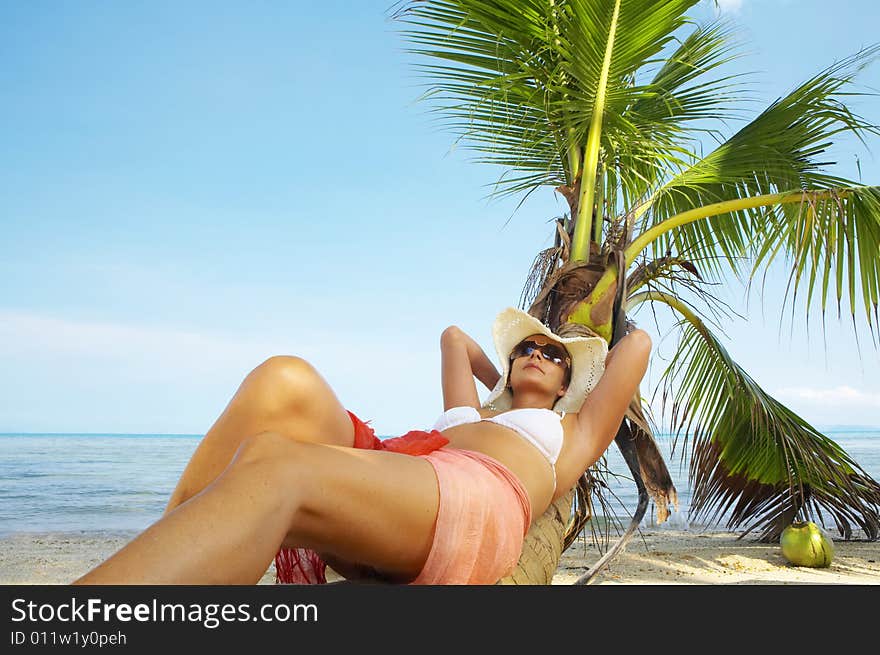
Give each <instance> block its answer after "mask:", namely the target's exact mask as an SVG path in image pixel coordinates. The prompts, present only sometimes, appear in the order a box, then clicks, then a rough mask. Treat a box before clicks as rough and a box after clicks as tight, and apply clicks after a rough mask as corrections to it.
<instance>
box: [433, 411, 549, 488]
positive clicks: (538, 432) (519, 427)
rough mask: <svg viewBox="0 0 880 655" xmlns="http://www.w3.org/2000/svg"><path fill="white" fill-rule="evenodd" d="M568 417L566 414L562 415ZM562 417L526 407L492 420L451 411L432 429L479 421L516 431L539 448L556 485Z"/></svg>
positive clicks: (472, 412) (504, 413)
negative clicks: (549, 467) (551, 470)
mask: <svg viewBox="0 0 880 655" xmlns="http://www.w3.org/2000/svg"><path fill="white" fill-rule="evenodd" d="M562 416H565V412H562ZM562 416H560V415H559V414H557V413H556V412H554V411H553V410H552V409H544V408H542V407H524V408H522V409H511V410H508V411H506V412H501V413H500V414H496V415H495V416H490V417H489V418H483V417H482V416H480V413H479V412H478V411H477V409H476V408H475V407H469V406H463V407H450V408H449V409H447V410H446V411H445V412H443V413H442V414H441V415H440V418H438V419H437V422H436V423H435V424H434V427H433V428H432V429H434V430H440V431H441V432H442V431H443V430H446V429H447V428H451V427H454V426H456V425H462V424H464V423H478V422H479V421H491V422H492V423H497V424H499V425H503V426H505V427H508V428H510V429H511V430H515V431H516V432H518V433H519V434H520V435H522V437H523V438H524V439H525V440H526V441H528V442H529V443H530V444H532V445H533V446H535V448H537V449H538V450H539V451H541V454H542V455H544V457H546V458H547V461H549V462H550V466H551V468H553V482H554V484H555V482H556V469H555V464H556V460H558V459H559V453H560V452H561V451H562V441H563V431H562Z"/></svg>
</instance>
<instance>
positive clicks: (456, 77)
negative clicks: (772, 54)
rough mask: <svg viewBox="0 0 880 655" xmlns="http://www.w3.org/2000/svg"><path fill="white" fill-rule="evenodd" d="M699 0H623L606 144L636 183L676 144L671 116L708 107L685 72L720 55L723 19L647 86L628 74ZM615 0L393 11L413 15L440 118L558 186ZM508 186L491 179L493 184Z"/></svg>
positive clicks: (482, 147) (578, 142) (485, 155)
mask: <svg viewBox="0 0 880 655" xmlns="http://www.w3.org/2000/svg"><path fill="white" fill-rule="evenodd" d="M695 3H696V0H675V1H670V2H665V3H655V2H651V1H650V0H625V1H622V2H621V3H620V12H619V18H618V31H617V37H616V38H615V42H614V49H613V56H612V59H611V66H610V77H609V81H608V87H607V107H606V111H605V112H604V116H603V126H602V148H603V150H604V151H605V152H608V153H614V157H613V159H614V163H613V166H616V167H618V168H622V169H625V170H627V171H628V173H627V175H626V176H625V178H624V179H625V180H630V179H634V178H635V177H639V176H640V177H641V178H643V183H642V185H641V187H642V188H648V187H649V186H650V185H651V184H653V183H655V182H656V180H657V179H658V175H659V173H660V172H661V171H662V170H664V169H666V168H667V167H668V166H669V165H670V164H669V163H668V161H667V160H670V159H672V160H673V161H677V159H678V158H679V157H680V156H681V154H682V153H680V152H678V146H677V145H676V144H674V143H672V141H671V139H666V141H665V143H664V142H661V139H660V138H659V136H657V135H659V134H660V133H662V132H663V131H664V130H666V131H668V130H669V129H670V128H669V125H671V124H672V123H673V122H674V121H672V118H671V116H672V115H677V116H678V117H679V118H682V119H683V118H684V117H686V116H687V115H688V114H689V113H691V114H693V115H694V116H696V115H697V114H701V112H702V113H705V112H707V111H708V106H709V98H710V96H711V94H710V93H709V90H710V86H705V85H701V84H697V83H692V77H691V76H690V73H692V72H693V70H694V69H695V67H699V66H702V67H704V68H706V69H710V68H712V67H714V66H715V65H716V64H717V63H719V61H720V59H721V57H720V56H719V54H718V52H716V51H715V50H717V51H719V52H720V51H722V50H723V44H722V39H721V38H720V35H721V33H720V31H719V30H711V29H710V30H707V31H706V32H705V33H700V34H699V35H697V36H694V37H693V38H692V39H691V40H690V41H689V42H688V43H687V46H682V48H680V49H679V53H680V57H679V61H678V62H677V65H670V66H668V67H665V68H664V67H661V73H662V74H658V77H657V78H655V80H654V81H653V82H650V83H648V86H644V85H636V84H635V82H634V80H635V78H636V73H637V71H638V70H639V69H640V68H641V67H643V66H645V65H646V64H650V63H651V61H652V60H651V58H652V57H656V56H657V55H658V53H660V52H661V51H662V50H663V49H664V48H665V47H667V45H668V44H669V43H671V40H672V38H673V34H674V33H675V32H676V30H678V29H679V28H680V27H682V26H683V25H684V24H685V22H686V18H685V15H684V14H685V12H686V11H687V9H689V8H690V7H691V6H693V5H694V4H695ZM514 4H515V8H514V9H511V7H513V6H514ZM614 4H615V3H614V2H611V1H603V2H585V1H578V2H552V1H550V0H533V1H531V2H522V3H510V2H504V1H500V0H442V1H435V2H419V1H414V2H411V3H409V4H407V5H406V7H405V8H404V9H403V10H402V11H400V12H399V13H398V15H397V17H398V19H399V20H400V21H401V22H403V23H405V24H406V25H407V26H408V27H409V29H406V30H403V32H402V33H403V36H404V37H405V38H406V39H407V40H408V42H409V43H411V44H412V46H413V47H412V48H411V52H413V53H415V54H417V55H420V56H422V57H425V58H427V59H428V60H429V61H432V62H434V63H429V64H423V65H421V66H419V67H418V68H419V70H421V71H422V72H423V73H424V74H425V75H426V76H427V78H428V79H429V80H430V89H429V91H428V94H427V96H428V97H430V98H431V99H433V100H434V101H436V103H437V105H436V110H437V112H438V114H439V115H440V116H442V117H443V120H444V121H445V123H444V124H445V125H446V126H447V127H448V128H450V129H451V130H453V131H454V132H455V133H457V134H459V136H460V138H461V139H463V140H464V141H465V142H466V143H467V144H468V145H469V146H471V147H472V148H474V149H475V150H477V151H478V152H480V153H482V154H481V161H485V162H489V163H494V164H500V165H503V166H505V167H508V168H510V169H514V170H517V171H522V172H524V173H526V174H528V175H530V176H532V178H533V180H534V181H535V182H536V183H539V184H550V185H553V186H557V185H560V184H563V183H565V184H573V183H574V182H575V179H574V176H575V174H576V171H573V170H572V164H571V161H570V160H569V152H570V149H571V148H583V145H584V143H586V139H587V134H588V132H589V128H590V120H591V117H592V109H593V104H594V101H595V98H596V93H597V88H598V86H599V77H600V74H601V68H602V61H603V56H604V51H605V46H606V43H607V39H608V29H609V17H610V15H611V13H612V10H613V7H614ZM713 48H714V49H715V50H713ZM685 69H687V70H685ZM688 71H689V72H690V73H689V72H688ZM661 83H663V84H667V85H668V89H664V88H661V86H660V84H661ZM676 93H678V94H679V95H676ZM649 96H650V97H649ZM636 105H638V108H639V113H638V114H635V113H634V114H633V120H630V119H629V118H627V112H628V111H630V110H631V109H630V108H632V107H635V106H636ZM652 125H656V126H658V127H656V128H655V129H653V132H656V135H652V133H651V129H652V128H651V126H652ZM661 127H662V129H661ZM522 190H523V188H522V187H521V186H520V187H517V188H516V190H515V191H516V192H519V191H522ZM512 192H514V190H512V189H511V188H510V187H509V186H508V185H507V184H505V183H504V182H503V181H502V182H501V183H500V184H499V194H504V193H512ZM614 193H616V191H614Z"/></svg>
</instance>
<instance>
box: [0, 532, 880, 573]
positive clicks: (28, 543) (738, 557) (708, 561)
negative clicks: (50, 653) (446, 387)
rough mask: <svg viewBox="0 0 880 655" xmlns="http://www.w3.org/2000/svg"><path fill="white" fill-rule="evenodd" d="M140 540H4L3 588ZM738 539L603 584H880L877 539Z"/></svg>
mask: <svg viewBox="0 0 880 655" xmlns="http://www.w3.org/2000/svg"><path fill="white" fill-rule="evenodd" d="M133 535H134V533H127V532H116V533H83V532H76V533H71V532H63V533H62V532H53V533H18V534H14V535H9V536H5V537H0V584H4V585H28V584H68V583H70V582H71V581H73V580H74V579H76V578H77V577H78V576H80V575H82V574H83V573H85V572H86V571H88V570H89V569H90V568H91V567H93V566H95V565H96V564H98V563H100V562H101V561H102V560H104V559H105V558H107V557H108V556H110V555H112V554H113V553H114V552H115V551H116V550H118V549H119V548H120V547H121V546H123V545H124V544H125V543H126V542H127V541H128V540H129V539H130V538H131V537H132V536H133ZM737 536H738V535H737V534H732V533H725V532H705V533H699V532H694V531H675V530H668V529H663V530H660V529H650V528H649V529H645V530H643V531H642V532H641V533H640V534H636V535H635V537H634V538H633V539H632V540H631V541H630V542H629V543H628V544H627V547H626V549H625V550H624V552H623V553H622V554H620V555H619V556H618V557H617V559H616V560H615V561H614V562H612V564H611V565H610V566H609V567H608V568H606V569H605V570H604V571H603V572H602V573H600V575H599V579H598V581H597V582H596V584H604V585H626V584H638V585H649V584H650V585H654V584H663V585H670V584H673V585H680V584H686V585H687V584H692V585H701V584H758V585H786V584H833V585H837V584H842V585H847V584H852V585H873V584H880V543H878V542H867V541H835V542H834V546H835V558H834V561H833V562H832V564H831V566H830V567H829V568H825V569H810V568H802V567H795V566H791V565H789V564H788V563H787V562H786V561H785V559H784V558H783V557H782V554H781V552H780V549H779V545H778V544H762V543H758V542H756V541H751V540H749V539H748V538H746V539H741V540H738V539H737ZM599 556H600V553H599V551H598V549H597V548H596V547H595V546H594V545H593V544H591V543H584V542H576V543H574V544H573V545H572V546H571V547H570V548H569V549H568V550H567V551H566V552H565V553H563V556H562V560H561V561H560V564H559V569H558V570H557V573H556V576H555V578H554V579H553V584H554V585H557V584H558V585H570V584H572V583H573V582H574V581H575V580H577V579H578V577H579V576H581V575H582V574H583V573H584V572H585V571H586V570H587V568H588V567H589V566H590V565H591V564H592V563H593V562H595V561H596V560H598V558H599ZM329 573H330V575H328V578H330V579H331V580H332V579H333V575H332V572H329ZM274 580H275V572H274V567H270V568H269V569H268V570H267V571H266V574H265V575H264V576H263V578H262V580H261V581H260V584H273V583H274Z"/></svg>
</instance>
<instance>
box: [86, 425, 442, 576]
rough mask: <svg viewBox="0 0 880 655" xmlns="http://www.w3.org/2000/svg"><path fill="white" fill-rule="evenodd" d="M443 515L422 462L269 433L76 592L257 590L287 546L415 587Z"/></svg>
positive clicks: (431, 476)
mask: <svg viewBox="0 0 880 655" xmlns="http://www.w3.org/2000/svg"><path fill="white" fill-rule="evenodd" d="M438 508H439V491H438V487H437V478H436V475H435V474H434V469H433V467H432V466H431V464H430V463H429V462H427V461H426V460H424V459H422V458H418V457H411V456H408V455H401V454H397V453H387V452H376V451H366V450H355V449H352V448H345V447H339V446H328V445H322V444H310V443H301V442H297V441H292V440H290V439H288V438H287V437H285V436H283V435H278V434H274V433H266V434H261V435H257V436H256V437H253V438H250V439H247V440H245V442H244V443H243V444H242V445H241V447H240V449H239V450H238V452H237V454H236V456H235V458H234V460H233V462H232V463H231V464H230V466H229V467H228V469H226V470H225V471H224V472H223V474H222V475H220V476H219V477H218V478H217V479H216V480H214V481H213V482H212V483H211V484H210V485H209V486H208V487H207V488H205V489H204V490H203V491H202V492H201V493H199V494H198V495H196V496H194V497H193V498H191V499H189V500H188V501H186V502H185V503H183V504H182V505H180V506H179V507H177V508H176V509H174V510H173V511H171V512H169V513H168V514H166V515H165V516H164V517H162V518H161V519H160V520H159V521H157V522H156V523H154V524H153V525H152V526H150V527H149V528H148V529H147V530H146V531H144V532H143V533H141V534H140V535H139V536H138V537H137V538H135V539H134V541H132V542H131V543H129V544H128V545H127V546H125V547H124V548H123V549H122V550H120V551H119V552H118V553H116V554H115V555H113V556H112V557H111V558H109V559H108V560H107V561H105V562H104V563H103V564H101V565H99V566H98V567H96V568H95V569H93V570H92V571H91V572H89V573H87V574H86V575H84V576H83V577H81V578H79V579H78V580H77V581H76V582H75V584H254V583H255V582H257V581H258V580H259V579H260V577H261V576H262V575H263V573H264V572H265V570H266V568H267V566H268V565H269V563H270V562H271V560H272V558H273V557H274V555H275V552H276V551H277V550H278V548H279V546H281V545H282V544H284V545H288V546H305V547H309V548H313V549H315V550H318V551H321V552H329V553H332V554H333V555H335V556H337V557H340V558H342V559H344V560H347V561H354V562H360V563H363V564H365V565H368V566H372V567H374V568H376V569H378V570H380V571H382V572H384V573H386V574H388V575H390V576H397V577H399V578H400V579H402V580H408V579H412V578H413V577H415V576H416V575H418V573H419V572H420V571H421V569H422V567H423V565H424V562H425V560H426V559H427V556H428V553H429V551H430V547H431V542H432V540H433V534H434V523H435V521H436V517H437V510H438Z"/></svg>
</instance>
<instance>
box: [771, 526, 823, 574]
mask: <svg viewBox="0 0 880 655" xmlns="http://www.w3.org/2000/svg"><path fill="white" fill-rule="evenodd" d="M779 544H780V546H782V556H783V557H785V559H787V560H788V561H789V562H791V563H792V564H794V565H795V566H811V567H815V568H823V567H826V566H830V565H831V560H832V559H833V558H834V542H832V541H831V539H829V538H828V537H827V535H826V534H825V533H824V532H823V531H822V529H821V528H820V527H819V526H818V525H816V524H815V523H813V522H812V521H795V522H794V523H792V524H791V525H790V526H788V527H787V528H785V530H783V531H782V535H781V536H780V537H779Z"/></svg>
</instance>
